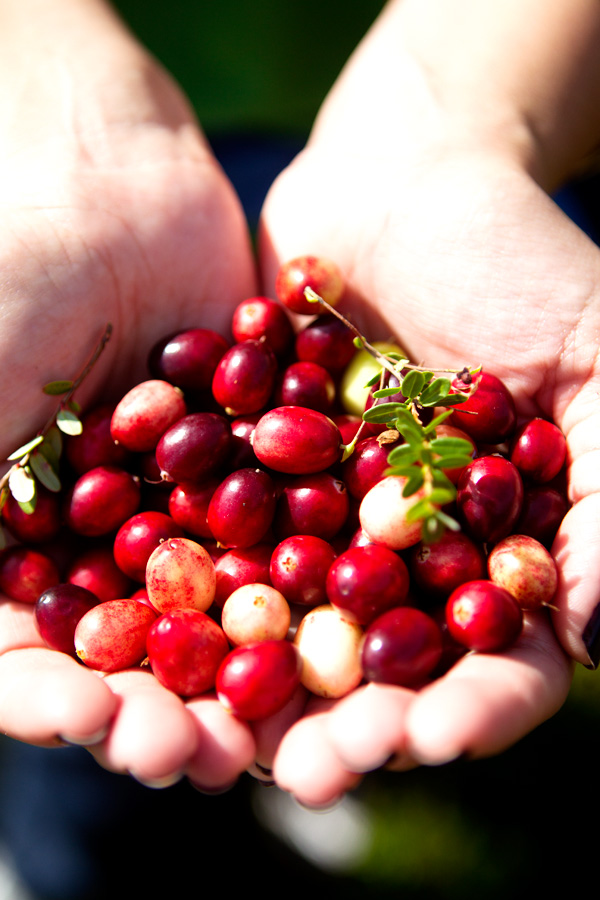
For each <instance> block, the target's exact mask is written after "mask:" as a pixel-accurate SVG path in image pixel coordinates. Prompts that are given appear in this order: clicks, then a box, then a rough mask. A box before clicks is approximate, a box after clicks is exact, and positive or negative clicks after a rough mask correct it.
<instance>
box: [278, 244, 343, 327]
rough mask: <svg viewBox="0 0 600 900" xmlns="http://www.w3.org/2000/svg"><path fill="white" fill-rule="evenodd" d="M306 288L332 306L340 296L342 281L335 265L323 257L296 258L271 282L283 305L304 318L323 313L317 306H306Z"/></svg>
mask: <svg viewBox="0 0 600 900" xmlns="http://www.w3.org/2000/svg"><path fill="white" fill-rule="evenodd" d="M307 287H310V288H312V289H313V291H314V292H315V293H316V294H318V295H319V296H320V297H322V298H323V300H326V301H327V303H329V305H330V306H336V305H337V304H338V302H339V300H340V298H341V296H342V294H343V292H344V281H343V279H342V275H341V272H340V270H339V269H338V267H337V266H336V264H335V263H333V262H331V260H328V259H324V258H323V257H317V256H298V257H296V258H295V259H291V260H289V261H288V262H286V263H284V264H283V265H282V266H281V267H280V269H279V271H278V273H277V278H276V280H275V293H276V294H277V297H278V299H279V300H280V301H281V302H282V303H283V305H284V306H286V307H287V308H288V309H291V310H292V311H293V312H296V313H303V314H304V315H308V316H315V315H319V314H320V313H321V312H325V310H324V309H323V307H322V306H321V305H320V304H319V303H310V302H309V301H308V300H307V299H306V298H305V296H304V290H305V288H307Z"/></svg>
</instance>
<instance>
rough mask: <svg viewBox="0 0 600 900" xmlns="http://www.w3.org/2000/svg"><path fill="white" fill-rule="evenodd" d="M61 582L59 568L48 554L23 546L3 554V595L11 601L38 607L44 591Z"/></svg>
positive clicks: (0, 561)
mask: <svg viewBox="0 0 600 900" xmlns="http://www.w3.org/2000/svg"><path fill="white" fill-rule="evenodd" d="M59 581H60V573H59V571H58V566H57V565H56V563H55V562H54V560H52V559H51V558H50V557H49V556H46V554H45V553H40V552H39V551H38V550H33V549H31V548H30V547H22V546H16V547H8V548H6V549H5V550H2V551H1V552H0V591H2V592H3V593H5V594H6V595H7V597H10V598H11V600H18V601H19V602H20V603H35V602H36V600H37V598H38V597H39V596H40V594H41V593H43V591H45V590H47V589H48V588H50V587H53V586H54V585H55V584H58V582H59Z"/></svg>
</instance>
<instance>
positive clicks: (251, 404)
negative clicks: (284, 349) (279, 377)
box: [212, 341, 277, 416]
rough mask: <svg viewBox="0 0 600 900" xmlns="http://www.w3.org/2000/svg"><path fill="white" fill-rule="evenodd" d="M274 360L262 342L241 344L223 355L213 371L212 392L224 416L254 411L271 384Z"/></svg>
mask: <svg viewBox="0 0 600 900" xmlns="http://www.w3.org/2000/svg"><path fill="white" fill-rule="evenodd" d="M276 374H277V361H276V359H275V355H274V354H273V351H272V350H271V348H270V347H269V345H268V344H267V343H266V341H243V342H242V343H241V344H235V345H234V346H233V347H232V348H231V349H230V350H228V351H227V353H226V354H225V355H224V356H223V358H222V359H221V361H220V362H219V365H218V366H217V368H216V370H215V376H214V378H213V382H212V392H213V396H214V398H215V400H216V401H217V403H219V404H220V405H221V406H222V407H223V409H225V410H226V412H227V414H228V415H231V416H242V415H247V414H248V413H253V412H258V410H259V409H262V408H263V407H264V406H265V405H266V404H267V402H268V400H269V398H270V396H271V393H272V391H273V387H274V384H275V375H276Z"/></svg>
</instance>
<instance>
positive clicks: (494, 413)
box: [451, 372, 517, 444]
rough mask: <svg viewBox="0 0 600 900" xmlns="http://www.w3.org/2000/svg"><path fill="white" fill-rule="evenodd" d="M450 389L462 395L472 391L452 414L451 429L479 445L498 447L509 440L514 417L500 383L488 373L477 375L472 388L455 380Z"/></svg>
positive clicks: (511, 407)
mask: <svg viewBox="0 0 600 900" xmlns="http://www.w3.org/2000/svg"><path fill="white" fill-rule="evenodd" d="M452 389H453V390H454V391H457V392H463V393H468V392H469V390H471V391H472V394H471V396H470V397H469V399H468V400H467V401H466V403H461V404H460V406H458V407H456V409H455V410H454V411H453V413H452V416H451V422H452V424H453V425H456V427H457V428H460V429H462V430H463V431H466V433H467V434H468V435H469V436H470V437H472V438H473V439H474V440H475V441H479V442H482V443H487V444H500V443H502V441H504V440H506V438H507V437H510V435H511V434H512V433H513V431H514V430H515V426H516V423H517V413H516V409H515V401H514V400H513V397H512V394H511V393H510V391H509V390H508V388H507V387H506V385H505V384H504V382H503V381H500V379H499V378H497V377H496V376H495V375H491V374H490V373H489V372H481V374H480V375H478V376H476V377H475V379H474V384H473V385H467V384H465V383H464V382H463V381H461V380H460V378H455V379H454V381H453V382H452Z"/></svg>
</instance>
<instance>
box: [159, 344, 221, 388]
mask: <svg viewBox="0 0 600 900" xmlns="http://www.w3.org/2000/svg"><path fill="white" fill-rule="evenodd" d="M229 347H230V344H229V341H228V340H226V339H225V338H224V337H223V336H222V335H220V334H218V332H216V331H212V330H211V329H209V328H189V329H188V330H187V331H181V332H179V334H174V335H172V336H171V337H168V338H163V340H161V341H159V343H158V344H155V346H154V347H153V348H152V350H151V351H150V355H149V357H148V368H149V369H150V372H151V373H152V375H153V376H154V378H157V379H162V380H163V381H168V382H169V384H173V385H176V386H177V387H179V388H181V389H182V390H183V391H187V390H191V391H196V392H201V391H209V390H210V386H211V384H212V379H213V376H214V374H215V369H216V368H217V365H218V364H219V361H220V360H221V358H222V357H223V355H224V354H225V353H226V352H227V351H228V350H229Z"/></svg>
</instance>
